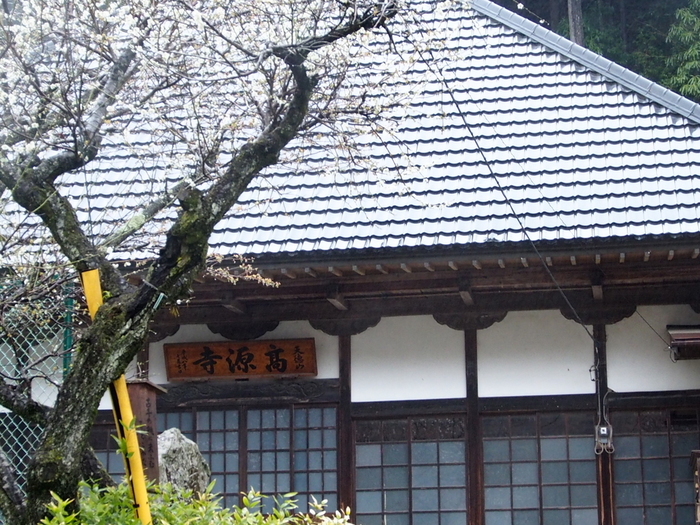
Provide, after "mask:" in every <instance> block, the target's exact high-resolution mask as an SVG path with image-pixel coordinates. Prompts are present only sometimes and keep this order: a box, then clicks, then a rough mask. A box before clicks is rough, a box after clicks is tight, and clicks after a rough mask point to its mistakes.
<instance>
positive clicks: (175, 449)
mask: <svg viewBox="0 0 700 525" xmlns="http://www.w3.org/2000/svg"><path fill="white" fill-rule="evenodd" d="M158 464H159V467H160V482H161V483H172V484H173V486H174V487H176V488H179V489H188V490H192V491H193V492H194V493H195V494H196V493H198V492H204V491H205V490H206V488H207V485H208V484H209V478H210V477H211V470H210V469H209V465H207V462H206V461H204V458H203V457H202V454H201V452H199V447H198V446H197V443H195V442H194V441H192V440H191V439H187V438H186V437H185V436H183V435H182V433H181V432H180V430H179V429H177V428H169V429H168V430H166V431H165V432H163V433H161V434H160V435H159V436H158Z"/></svg>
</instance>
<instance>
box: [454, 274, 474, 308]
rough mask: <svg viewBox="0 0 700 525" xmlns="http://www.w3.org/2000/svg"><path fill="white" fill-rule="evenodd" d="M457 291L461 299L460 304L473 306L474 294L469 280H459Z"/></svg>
mask: <svg viewBox="0 0 700 525" xmlns="http://www.w3.org/2000/svg"><path fill="white" fill-rule="evenodd" d="M457 289H458V292H459V296H460V297H461V298H462V302H463V303H464V304H465V305H466V306H474V294H473V293H472V289H471V283H470V282H469V279H467V278H462V279H460V280H459V284H458V287H457Z"/></svg>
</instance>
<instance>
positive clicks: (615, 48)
mask: <svg viewBox="0 0 700 525" xmlns="http://www.w3.org/2000/svg"><path fill="white" fill-rule="evenodd" d="M495 1H496V3H498V4H499V5H502V6H503V7H505V8H507V9H510V10H512V11H515V12H517V13H518V14H520V15H521V16H524V17H526V18H529V19H530V20H532V21H533V22H536V23H541V24H542V25H544V26H546V27H547V28H549V29H551V30H553V31H556V32H557V33H559V34H562V35H564V36H567V37H570V38H571V37H572V35H573V36H576V34H577V33H576V30H577V29H578V31H582V33H583V45H584V46H585V47H587V48H589V49H591V50H592V51H595V52H596V53H600V54H601V55H603V56H605V57H607V58H609V59H610V60H613V61H615V62H617V63H619V64H621V65H623V66H625V67H627V68H629V69H631V70H633V71H635V72H637V73H639V74H640V75H643V76H645V77H647V78H649V79H650V80H653V81H655V82H658V83H660V84H662V85H664V86H667V87H669V88H671V89H673V90H674V91H677V92H679V93H681V94H683V95H685V96H687V97H688V98H691V99H693V100H695V101H700V80H699V78H700V0H495ZM570 9H573V13H574V15H573V18H570V15H569V12H570ZM577 10H578V11H577ZM576 12H578V13H579V15H578V16H576ZM570 20H573V26H571V25H570ZM571 29H573V31H572V30H571ZM578 34H580V33H578ZM572 40H574V41H576V40H577V39H576V38H572Z"/></svg>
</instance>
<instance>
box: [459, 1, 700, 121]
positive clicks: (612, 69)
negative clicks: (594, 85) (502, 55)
mask: <svg viewBox="0 0 700 525" xmlns="http://www.w3.org/2000/svg"><path fill="white" fill-rule="evenodd" d="M467 2H468V3H469V4H470V5H471V6H472V8H473V9H474V10H475V11H477V12H478V13H480V14H482V15H485V16H488V17H489V18H492V19H493V20H496V21H497V22H500V23H502V24H504V25H506V26H508V27H510V28H511V29H514V30H515V31H518V32H519V33H522V34H523V35H525V36H527V37H529V38H532V39H533V40H535V41H537V42H539V43H540V44H542V45H544V46H546V47H548V48H550V49H552V50H553V51H556V52H557V53H560V54H562V55H564V56H566V57H568V58H570V59H572V60H574V61H576V62H578V63H580V64H581V65H583V66H586V67H588V68H590V69H592V70H593V71H595V72H597V73H599V74H601V75H603V76H604V77H607V78H609V79H610V80H612V81H614V82H617V83H618V84H621V85H623V86H625V87H626V88H628V89H631V90H632V91H635V92H636V93H638V94H640V95H642V96H643V97H646V98H648V99H649V100H651V101H653V102H656V103H658V104H661V105H662V106H665V107H666V108H668V109H670V110H672V111H675V112H676V113H679V114H680V115H682V116H684V117H686V118H688V119H690V120H692V121H694V122H695V123H696V124H700V104H697V103H695V102H693V101H692V100H689V99H687V98H685V97H683V96H681V95H679V94H678V93H676V92H674V91H671V90H670V89H668V88H665V87H663V86H662V85H660V84H657V83H656V82H652V81H651V80H649V79H648V78H645V77H643V76H642V75H640V74H638V73H635V72H634V71H631V70H629V69H627V68H625V67H623V66H621V65H620V64H618V63H616V62H613V61H612V60H609V59H607V58H605V57H604V56H602V55H599V54H597V53H594V52H593V51H591V50H590V49H586V48H585V47H582V46H579V45H578V44H575V43H574V42H572V41H571V40H569V39H567V38H565V37H563V36H561V35H558V34H557V33H555V32H553V31H550V30H549V29H547V28H545V27H543V26H541V25H539V24H535V23H534V22H532V21H530V20H527V19H526V18H523V17H522V16H520V15H519V14H517V13H514V12H513V11H509V10H508V9H506V8H505V7H501V6H499V5H497V4H495V3H493V2H491V1H490V0H467Z"/></svg>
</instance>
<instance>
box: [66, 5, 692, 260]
mask: <svg viewBox="0 0 700 525" xmlns="http://www.w3.org/2000/svg"><path fill="white" fill-rule="evenodd" d="M441 5H443V6H444V5H445V4H441ZM434 6H435V4H432V5H431V4H429V3H423V4H416V5H415V8H416V9H418V10H420V11H422V12H420V13H419V15H418V17H419V18H420V19H421V20H422V25H423V28H424V29H425V31H427V32H428V33H427V34H429V35H430V37H431V38H432V41H433V46H432V47H433V50H432V51H426V52H424V54H423V58H425V62H424V61H421V60H419V61H418V62H416V63H415V64H414V65H413V66H412V67H411V68H410V70H409V71H408V73H407V74H406V75H404V76H403V77H402V78H401V80H400V81H395V82H393V83H392V84H390V85H384V86H382V90H381V91H384V90H392V91H393V92H402V93H407V94H409V95H410V98H408V99H407V100H410V103H409V104H408V105H407V106H405V107H400V108H399V107H397V108H394V110H393V113H392V114H391V115H389V116H391V117H392V120H393V121H394V122H395V125H396V129H395V130H394V133H393V134H389V133H387V134H386V135H384V136H376V135H367V136H363V137H359V138H357V141H358V142H359V143H360V144H361V151H360V154H361V155H362V156H364V157H365V158H367V159H371V161H372V164H373V166H374V169H373V170H368V169H367V168H366V167H363V166H364V165H363V164H359V165H358V164H352V163H348V164H345V165H343V164H341V169H339V170H338V169H337V168H336V164H335V160H336V159H335V156H334V155H330V154H329V153H328V151H327V150H326V148H324V146H323V142H322V139H321V143H320V144H316V145H311V146H308V145H307V146H306V147H305V149H304V160H303V162H302V163H300V164H297V165H294V166H293V167H290V166H291V165H288V166H287V167H280V166H278V167H274V168H273V169H271V170H268V171H267V172H266V173H265V174H264V177H260V178H258V179H256V180H255V181H254V182H253V184H252V185H251V187H250V188H249V189H248V190H247V191H246V192H245V193H244V194H243V196H242V197H241V199H240V201H239V203H238V204H237V205H236V206H235V207H234V209H233V210H232V212H231V213H230V214H229V215H228V216H227V217H226V218H225V219H224V220H223V221H222V222H221V223H220V224H219V225H218V227H217V228H216V231H215V232H214V235H213V236H212V238H211V249H212V251H213V252H216V253H221V254H231V253H241V254H263V253H264V254H296V253H299V252H309V251H327V250H366V249H392V248H403V247H448V246H450V245H455V244H472V243H475V244H480V243H485V242H489V243H494V242H496V243H498V242H522V241H523V240H525V239H527V238H528V237H529V238H530V239H532V240H533V241H558V240H562V239H567V240H581V241H586V240H594V239H601V238H611V237H630V236H632V237H644V236H664V235H679V234H680V235H682V234H691V235H692V234H697V233H700V220H699V217H700V213H699V211H698V207H699V206H700V204H698V203H699V202H700V199H699V198H698V197H700V127H699V122H700V107H698V106H697V105H695V104H694V103H692V102H690V101H688V100H686V99H683V98H682V97H679V96H678V95H676V94H674V93H672V92H670V91H668V90H666V89H664V88H662V87H660V86H658V85H656V84H653V83H651V82H649V81H647V80H645V79H643V78H641V77H639V76H638V75H635V74H634V73H632V72H630V71H627V70H624V69H623V68H621V67H620V66H617V65H616V64H613V63H611V62H609V61H607V60H606V59H604V58H602V57H599V56H597V55H595V54H594V53H592V52H590V51H588V50H585V49H583V48H580V47H578V46H575V45H574V44H571V43H570V42H568V41H567V40H565V39H563V38H562V37H559V36H558V35H555V34H553V33H551V32H549V31H547V30H546V29H544V28H542V27H539V26H536V25H535V24H532V23H530V22H528V21H526V20H524V19H522V18H520V17H518V16H517V15H516V14H513V13H511V12H509V11H506V10H503V9H502V8H500V7H498V6H496V5H495V4H491V3H490V2H488V1H487V0H473V1H472V3H471V6H470V5H469V4H466V3H465V4H462V3H459V2H452V3H450V4H449V6H448V7H445V8H444V10H439V11H433V8H434ZM399 33H400V31H399V32H398V33H397V34H399ZM385 38H386V37H385V36H380V40H381V39H385ZM396 44H397V46H398V47H399V50H400V51H404V52H405V53H403V54H402V55H389V54H386V53H385V55H384V60H383V61H378V62H377V63H376V64H374V65H373V69H374V71H375V72H377V71H381V70H382V68H385V67H390V65H393V66H396V64H397V63H398V61H400V60H402V58H401V57H405V56H406V55H407V54H408V53H409V52H410V49H409V48H410V47H411V46H412V44H410V43H408V42H406V41H405V40H403V39H402V38H398V37H397V38H396ZM412 56H415V55H414V54H413V55H412ZM378 60H379V59H378ZM426 62H427V63H429V64H430V65H429V66H428V65H426ZM367 74H368V75H372V74H374V73H367ZM351 88H352V86H351ZM373 96H376V97H381V96H382V92H376V93H374V94H373ZM138 139H139V140H141V141H144V143H146V144H147V139H148V137H138ZM297 146H299V145H298V144H297ZM136 162H137V161H135V160H134V159H132V158H131V157H130V156H129V155H128V153H125V152H124V151H123V150H121V149H120V148H119V147H116V146H115V147H113V148H108V149H107V150H106V151H105V154H104V155H103V157H102V160H101V163H100V164H99V165H97V167H96V168H95V169H92V170H88V171H84V172H81V174H80V176H79V177H77V178H76V177H73V178H72V179H71V177H66V178H65V180H66V182H67V186H66V187H65V191H67V192H68V193H69V194H71V195H75V196H76V197H77V196H78V195H79V194H80V193H82V192H83V191H84V187H85V184H88V185H89V188H90V199H89V202H88V201H87V200H86V199H83V200H81V201H80V202H79V203H78V205H79V207H80V213H81V214H82V215H83V216H87V214H88V213H90V214H91V217H93V219H96V221H97V222H96V226H95V227H96V229H97V230H99V229H100V228H102V229H103V230H102V231H108V230H109V228H110V224H112V225H114V224H119V223H120V222H122V221H123V220H125V218H128V216H129V213H130V212H131V211H132V210H133V209H134V207H135V206H137V205H138V204H139V203H143V202H146V201H147V200H148V197H149V195H150V193H151V191H153V189H155V187H154V183H153V180H159V184H162V183H163V182H165V181H167V179H168V177H172V176H173V175H172V174H170V173H169V172H168V167H167V166H166V165H164V161H163V160H162V159H154V163H153V165H147V166H146V168H147V169H148V170H149V173H150V178H149V179H143V182H139V181H135V180H133V178H134V177H135V175H134V174H135V173H138V172H137V171H135V170H134V168H135V166H136ZM138 162H139V163H140V164H139V168H140V169H144V165H143V164H142V161H138ZM139 180H141V179H139ZM173 180H174V179H173ZM172 182H173V181H171V183H172ZM511 206H512V208H511ZM513 210H514V211H515V213H516V214H517V215H518V217H519V219H518V218H516V217H515V216H514V215H513ZM170 215H172V213H171V214H170ZM167 220H168V214H167V213H166V214H164V216H163V217H159V220H158V221H156V222H154V224H152V225H151V226H150V228H151V230H152V231H156V232H157V229H158V228H162V227H164V226H166V225H167ZM522 228H524V230H525V232H526V233H524V232H523V229H522ZM130 249H132V250H133V251H132V252H130V253H120V254H117V255H118V256H120V257H144V256H149V255H152V252H151V247H150V245H146V244H144V245H143V246H138V245H133V246H132V247H131V248H130Z"/></svg>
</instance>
